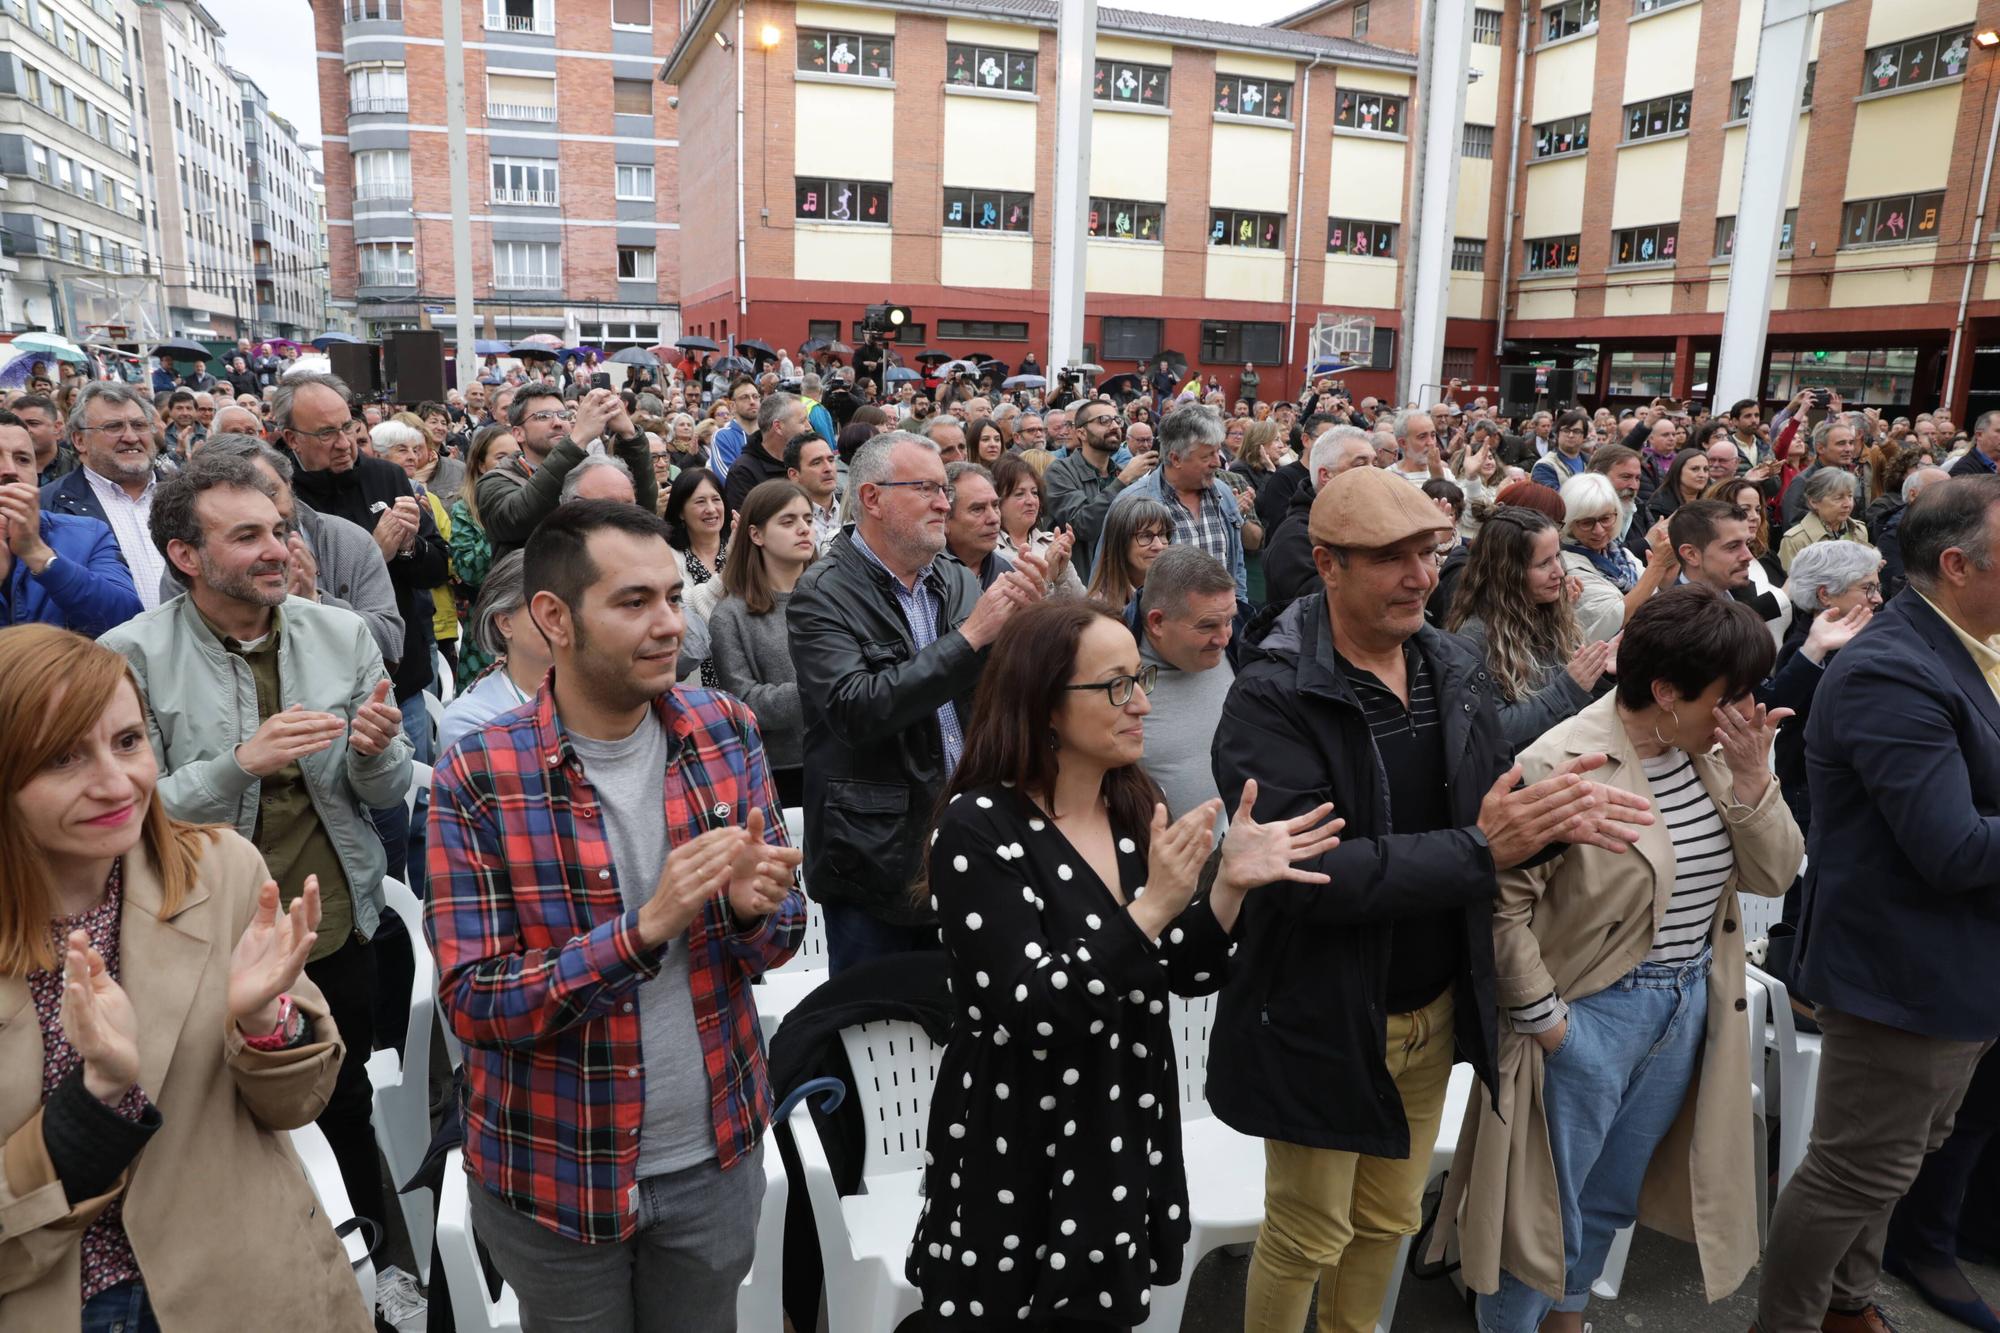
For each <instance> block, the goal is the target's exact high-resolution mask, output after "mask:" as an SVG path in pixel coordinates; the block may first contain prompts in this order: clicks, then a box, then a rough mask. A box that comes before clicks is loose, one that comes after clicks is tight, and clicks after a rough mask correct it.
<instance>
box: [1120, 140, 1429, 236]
mask: <svg viewBox="0 0 2000 1333" xmlns="http://www.w3.org/2000/svg"><path fill="white" fill-rule="evenodd" d="M1096 155H1097V154H1096V150H1095V149H1092V150H1091V156H1092V158H1093V159H1095V157H1096ZM1327 160H1328V162H1329V164H1330V165H1331V167H1332V169H1331V170H1330V171H1329V172H1328V173H1327V212H1328V213H1329V214H1331V215H1335V216H1339V217H1350V218H1372V219H1374V220H1376V221H1378V222H1395V221H1399V220H1400V219H1401V218H1402V216H1403V145H1402V144H1401V143H1400V142H1398V141H1397V140H1395V139H1369V138H1364V137H1363V136H1361V135H1358V134H1336V135H1334V136H1333V140H1332V147H1331V148H1330V149H1329V150H1328V154H1327Z"/></svg>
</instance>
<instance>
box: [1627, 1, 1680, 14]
mask: <svg viewBox="0 0 2000 1333" xmlns="http://www.w3.org/2000/svg"><path fill="white" fill-rule="evenodd" d="M1686 3H1687V0H1632V12H1633V13H1634V14H1651V13H1654V12H1655V11H1657V10H1662V9H1672V8H1673V7H1674V6H1675V5H1681V4H1686Z"/></svg>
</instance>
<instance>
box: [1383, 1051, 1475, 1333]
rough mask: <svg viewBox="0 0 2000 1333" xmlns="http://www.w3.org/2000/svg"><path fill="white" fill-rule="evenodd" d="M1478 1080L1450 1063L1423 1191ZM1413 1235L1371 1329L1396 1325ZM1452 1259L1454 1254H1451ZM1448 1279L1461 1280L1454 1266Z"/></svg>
mask: <svg viewBox="0 0 2000 1333" xmlns="http://www.w3.org/2000/svg"><path fill="white" fill-rule="evenodd" d="M1478 1092H1479V1080H1478V1078H1477V1077H1475V1076H1474V1074H1473V1072H1472V1066H1471V1065H1469V1064H1465V1063H1463V1062H1461V1063H1458V1064H1455V1065H1453V1066H1452V1067H1451V1078H1450V1080H1449V1081H1448V1082H1447V1083H1446V1084H1445V1087H1444V1112H1443V1114H1442V1115H1441V1116H1440V1117H1439V1118H1438V1134H1437V1142H1436V1143H1435V1144H1433V1145H1432V1147H1431V1169H1430V1174H1429V1176H1428V1177H1427V1178H1426V1180H1425V1182H1424V1187H1425V1191H1426V1192H1428V1191H1429V1188H1430V1186H1431V1185H1433V1184H1436V1183H1437V1178H1438V1177H1439V1176H1441V1175H1443V1174H1444V1173H1445V1172H1447V1171H1449V1170H1450V1169H1451V1159H1452V1158H1453V1157H1454V1156H1456V1155H1457V1153H1458V1136H1459V1133H1460V1131H1462V1130H1463V1129H1464V1128H1465V1113H1466V1108H1467V1107H1469V1106H1470V1105H1471V1104H1472V1099H1473V1098H1474V1097H1475V1096H1477V1095H1478ZM1415 1239H1416V1237H1414V1236H1405V1237H1403V1243H1402V1245H1401V1246H1399V1247H1398V1248H1397V1250H1396V1272H1395V1275H1394V1277H1392V1278H1391V1279H1390V1282H1389V1294H1388V1295H1387V1296H1385V1297H1383V1299H1382V1313H1381V1314H1380V1315H1378V1316H1377V1317H1376V1320H1375V1333H1389V1330H1390V1329H1392V1328H1394V1327H1395V1326H1396V1303H1397V1301H1398V1300H1399V1299H1400V1298H1401V1297H1402V1294H1403V1276H1404V1275H1405V1274H1406V1273H1408V1272H1409V1271H1410V1245H1411V1243H1412V1242H1413V1241H1415ZM1452 1257H1453V1258H1454V1260H1455V1259H1456V1256H1455V1255H1454V1256H1452ZM1452 1281H1453V1282H1454V1283H1457V1284H1458V1286H1459V1287H1460V1289H1461V1290H1462V1289H1463V1288H1464V1283H1463V1282H1461V1281H1460V1280H1459V1277H1458V1270H1457V1268H1456V1267H1455V1266H1454V1267H1453V1269H1452Z"/></svg>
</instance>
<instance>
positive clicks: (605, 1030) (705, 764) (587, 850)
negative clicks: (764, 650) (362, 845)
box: [424, 676, 805, 1242]
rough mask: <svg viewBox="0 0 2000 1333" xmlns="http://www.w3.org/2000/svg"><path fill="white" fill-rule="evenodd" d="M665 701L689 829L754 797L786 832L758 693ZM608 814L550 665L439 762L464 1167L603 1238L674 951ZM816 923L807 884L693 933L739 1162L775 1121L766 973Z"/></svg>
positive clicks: (721, 1133) (684, 824)
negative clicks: (636, 885) (618, 862)
mask: <svg viewBox="0 0 2000 1333" xmlns="http://www.w3.org/2000/svg"><path fill="white" fill-rule="evenodd" d="M551 679H553V676H551ZM654 708H655V709H656V710H657V711H658V713H659V715H660V719H661V722H662V723H663V724H664V725H665V727H666V729H667V734H668V736H669V738H670V742H671V744H672V746H673V754H674V758H673V759H672V760H671V761H670V763H669V766H668V768H667V775H666V777H667V782H666V802H665V818H666V823H667V828H668V830H669V837H670V842H671V845H672V846H674V847H679V846H680V845H682V844H683V843H686V842H687V841H689V840H690V839H692V838H694V837H696V836H697V835H699V834H701V833H702V832H704V831H706V830H707V829H710V828H714V827H720V826H723V825H741V824H743V823H744V822H745V821H746V820H747V819H748V818H749V814H750V808H751V805H752V803H753V802H754V803H755V804H757V805H758V806H761V807H762V808H763V811H764V828H765V837H766V840H767V841H769V842H770V843H772V844H773V845H774V846H783V845H785V822H784V817H783V812H782V811H781V810H780V809H779V807H778V804H777V798H776V794H775V791H774V789H773V788H772V786H771V778H770V773H769V771H768V770H767V769H766V767H765V763H764V745H763V741H762V739H761V738H760V737H759V735H758V732H757V724H756V720H755V719H754V718H753V717H752V715H751V713H750V710H749V708H748V707H746V706H745V705H744V704H743V703H742V702H741V701H739V700H737V699H735V698H733V697H731V696H729V695H727V694H722V693H719V692H717V691H713V690H702V689H692V688H685V687H676V688H675V689H674V690H672V691H670V692H669V693H667V694H664V695H662V696H660V697H659V699H657V700H656V701H655V702H654ZM601 816H602V809H601V807H600V806H599V804H598V800H597V794H596V793H595V792H594V791H593V790H592V789H591V787H590V783H589V781H588V780H587V779H586V778H585V776H584V772H583V767H582V764H581V763H580V762H579V760H578V758H577V755H576V752H575V750H574V749H573V748H572V747H571V745H570V741H569V736H568V734H567V733H566V732H565V731H564V730H563V728H562V724H561V723H560V722H559V721H558V720H557V718H556V709H555V696H554V694H553V693H552V690H551V686H550V684H549V682H547V681H545V682H544V683H543V685H542V688H541V690H540V691H539V692H538V693H537V694H536V696H535V699H534V701H533V703H532V704H528V705H524V706H522V707H521V708H518V709H515V710H514V711H512V712H510V713H506V714H504V715H502V716H501V717H499V718H497V719H495V720H494V721H493V722H491V723H490V724H488V725H487V726H486V727H485V728H484V729H483V730H480V731H476V732H473V733H472V734H470V735H468V736H467V737H465V739H464V740H462V741H460V742H459V743H458V744H457V745H456V746H454V747H453V748H452V749H451V750H450V751H449V752H447V753H446V755H445V757H444V759H443V760H442V762H441V763H440V764H439V766H438V769H437V772H436V785H435V787H434V788H433V790H432V793H431V815H430V821H431V822H430V851H429V856H430V861H429V866H430V899H429V901H428V902H427V903H426V905H425V908H424V926H425V933H426V934H427V935H428V936H429V937H430V942H431V949H432V951H433V952H434V953H435V954H436V956H437V965H438V973H439V981H438V1003H439V1005H440V1007H441V1008H442V1009H443V1011H444V1015H445V1019H446V1021H447V1022H449V1023H450V1024H451V1027H452V1031H453V1032H455V1033H456V1034H457V1035H458V1038H459V1040H460V1041H462V1042H463V1043H464V1044H465V1084H464V1091H463V1093H462V1094H461V1097H460V1112H461V1116H462V1119H463V1122H464V1128H465V1161H466V1165H467V1166H468V1167H469V1168H470V1170H471V1172H472V1174H473V1176H474V1177H475V1178H476V1179H477V1180H479V1181H480V1182H481V1183H482V1184H483V1185H485V1187H486V1188H487V1189H490V1190H492V1191H493V1192H494V1193H495V1194H497V1195H498V1196H499V1197H500V1198H501V1199H503V1200H505V1201H506V1202H507V1203H508V1204H509V1205H510V1206H511V1207H513V1208H515V1209H517V1210H518V1211H520V1212H521V1213H523V1214H525V1215H526V1216H528V1217H531V1218H533V1219H534V1220H535V1221H536V1222H538V1223H540V1224H541V1225H543V1226H545V1227H548V1228H549V1229H550V1230H552V1231H556V1232H558V1233H560V1234H562V1235H565V1236H568V1237H571V1238H572V1239H575V1240H581V1241H585V1242H605V1241H616V1240H624V1239H627V1238H628V1237H630V1236H631V1235H632V1234H633V1231H634V1229H635V1223H636V1220H637V1219H636V1214H635V1212H634V1207H633V1197H634V1186H635V1184H636V1181H637V1176H636V1165H637V1162H638V1156H639V1126H640V1121H641V1120H642V1119H643V1117H644V1114H645V1104H646V1090H645V1074H644V1068H645V1058H644V1055H643V1053H642V1051H641V1049H640V1040H639V1013H638V999H637V991H638V987H639V985H640V983H642V982H644V981H646V980H648V979H650V978H652V977H654V976H656V975H658V973H659V969H660V962H661V950H658V949H648V948H647V947H646V946H645V945H644V944H643V943H641V941H640V938H639V926H638V913H637V912H636V911H628V910H627V909H626V907H625V904H624V901H623V900H622V899H621V898H620V896H619V891H618V880H617V869H616V867H615V866H613V864H612V860H611V846H610V842H609V839H607V838H606V836H605V833H604V821H603V819H602V817H601ZM804 933H805V897H804V894H803V893H802V892H801V891H800V890H798V889H797V888H794V889H793V890H792V893H791V896H790V897H789V898H787V899H786V900H785V903H784V905H783V906H782V907H780V908H779V909H778V910H777V911H776V912H774V913H772V914H771V915H770V916H768V917H766V918H764V919H763V920H762V921H760V922H758V923H757V924H756V926H755V928H754V929H749V930H745V929H742V928H740V927H739V926H737V925H736V924H735V923H734V921H733V919H732V917H731V915H730V911H729V905H728V903H727V902H726V901H724V900H723V899H722V898H720V897H717V898H715V899H712V900H711V901H710V902H709V903H708V904H707V906H706V907H704V908H703V909H702V912H701V914H700V915H699V916H697V917H696V918H695V920H694V924H693V925H691V926H690V927H689V929H688V936H687V939H688V945H689V949H690V953H691V958H690V964H689V977H688V984H689V988H690V990H691V991H692V992H693V997H694V1014H695V1024H696V1027H697V1029H698V1030H699V1032H700V1034H701V1057H702V1063H703V1065H704V1067H705V1068H706V1070H707V1073H708V1083H709V1106H710V1110H711V1113H712V1116H713V1119H714V1129H715V1145H716V1155H717V1158H718V1160H719V1162H720V1164H721V1165H722V1166H723V1167H724V1168H727V1167H729V1166H731V1165H732V1164H733V1163H735V1162H736V1160H737V1159H738V1158H740V1157H741V1156H742V1155H743V1154H744V1153H746V1152H748V1151H750V1149H751V1148H752V1147H754V1146H755V1145H756V1143H757V1140H758V1138H759V1137H760V1136H761V1135H762V1133H763V1131H764V1127H765V1125H766V1124H767V1123H768V1122H769V1120H770V1117H771V1088H770V1083H769V1080H768V1079H767V1078H766V1076H765V1072H764V1052H763V1048H762V1046H761V1045H760V1044H759V1041H758V1029H757V1010H756V1004H755V1001H754V1000H753V999H752V998H751V993H750V982H751V980H752V979H753V978H754V977H756V976H758V975H759V974H760V973H762V972H763V971H764V970H765V969H766V968H769V967H773V966H775V965H777V964H778V963H781V962H783V961H784V960H785V959H786V958H789V957H790V956H791V955H792V952H793V951H794V950H795V949H797V948H798V944H799V940H800V938H801V936H803V935H804Z"/></svg>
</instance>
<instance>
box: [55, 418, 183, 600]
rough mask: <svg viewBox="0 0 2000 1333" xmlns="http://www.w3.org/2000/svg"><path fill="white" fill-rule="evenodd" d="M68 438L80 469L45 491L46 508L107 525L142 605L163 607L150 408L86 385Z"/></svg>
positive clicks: (162, 566)
mask: <svg viewBox="0 0 2000 1333" xmlns="http://www.w3.org/2000/svg"><path fill="white" fill-rule="evenodd" d="M69 433H70V435H71V437H72V438H73V439H75V440H76V442H77V453H78V457H79V458H81V459H82V461H83V466H82V467H80V468H78V469H77V470H76V471H74V472H72V473H70V474H69V475H68V476H66V477H64V478H63V479H62V480H61V481H56V482H51V483H50V484H49V485H47V486H44V487H43V488H42V507H43V508H45V509H47V510H48V511H49V512H50V513H52V514H80V515H82V516H83V517H85V518H94V519H96V520H97V521H98V522H100V523H104V524H107V525H109V527H110V528H111V535H112V536H114V537H116V538H117V539H118V551H119V554H121V555H123V556H124V557H125V563H126V564H127V565H129V566H130V567H131V569H132V583H133V586H134V587H136V588H137V589H138V592H139V601H140V602H141V603H142V604H143V605H144V606H145V608H146V609H147V610H149V611H150V610H152V609H153V608H154V607H155V606H158V605H159V604H160V579H161V578H162V577H163V576H164V575H165V573H166V569H167V563H166V560H165V559H164V558H163V557H162V556H161V554H160V550H159V548H158V547H157V546H155V545H154V544H153V538H152V528H151V517H150V516H151V514H152V510H153V495H154V492H155V490H156V486H157V483H156V479H155V472H154V462H155V460H156V459H157V458H158V455H159V446H158V445H157V443H156V442H155V440H154V436H153V409H152V405H151V404H149V403H148V402H147V401H146V397H145V395H144V394H142V393H140V392H139V391H138V390H137V389H134V388H132V387H131V386H129V385H124V384H118V383H113V382H104V383H97V384H90V385H86V386H85V387H84V390H83V392H82V393H81V394H80V395H78V397H77V400H76V406H75V407H74V408H72V409H71V411H70V418H69Z"/></svg>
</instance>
